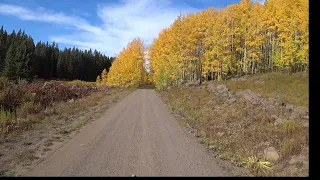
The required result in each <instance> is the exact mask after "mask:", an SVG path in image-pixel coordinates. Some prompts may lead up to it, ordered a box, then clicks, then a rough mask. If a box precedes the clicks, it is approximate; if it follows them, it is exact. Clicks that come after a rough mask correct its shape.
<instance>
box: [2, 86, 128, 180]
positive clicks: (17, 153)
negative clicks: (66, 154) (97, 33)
mask: <svg viewBox="0 0 320 180" xmlns="http://www.w3.org/2000/svg"><path fill="white" fill-rule="evenodd" d="M133 90H134V89H122V88H113V89H109V90H108V91H100V92H94V93H92V94H91V95H89V96H86V97H84V98H81V99H78V100H75V101H72V102H70V101H69V102H59V103H55V104H54V105H53V106H51V107H49V108H46V109H45V110H44V111H42V112H41V113H40V114H38V115H37V117H36V118H37V122H33V123H32V125H31V126H32V127H30V128H29V129H28V130H26V131H23V130H21V131H14V132H12V133H10V134H9V135H8V136H7V137H6V138H5V139H2V140H1V142H0V176H15V175H17V174H19V173H20V172H21V171H24V170H26V169H27V168H28V167H30V166H32V165H34V164H35V163H36V162H38V161H39V160H41V159H42V158H44V157H46V156H47V155H48V153H50V151H51V150H52V149H53V148H55V147H56V146H58V145H59V144H61V143H63V142H65V141H67V140H68V139H69V138H71V137H72V136H73V135H74V134H75V133H77V130H79V129H80V128H81V127H82V126H84V125H85V124H87V123H88V122H90V121H93V120H94V119H97V118H99V117H100V116H101V115H102V113H104V112H105V111H106V110H107V109H108V108H109V107H111V106H113V105H114V104H115V103H116V102H118V101H119V100H121V99H122V98H123V97H125V96H126V95H128V94H129V93H131V92H132V91H133Z"/></svg>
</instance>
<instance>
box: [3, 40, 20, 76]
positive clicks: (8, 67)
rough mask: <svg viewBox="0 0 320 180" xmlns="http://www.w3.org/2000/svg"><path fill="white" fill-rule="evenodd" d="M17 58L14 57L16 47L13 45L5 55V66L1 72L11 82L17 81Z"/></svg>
mask: <svg viewBox="0 0 320 180" xmlns="http://www.w3.org/2000/svg"><path fill="white" fill-rule="evenodd" d="M16 62H17V56H16V46H15V44H14V43H13V44H12V45H11V46H10V47H9V49H8V51H7V53H6V58H5V66H4V70H3V75H4V76H6V77H7V78H9V79H11V80H16V79H17V73H16V72H17V66H16Z"/></svg>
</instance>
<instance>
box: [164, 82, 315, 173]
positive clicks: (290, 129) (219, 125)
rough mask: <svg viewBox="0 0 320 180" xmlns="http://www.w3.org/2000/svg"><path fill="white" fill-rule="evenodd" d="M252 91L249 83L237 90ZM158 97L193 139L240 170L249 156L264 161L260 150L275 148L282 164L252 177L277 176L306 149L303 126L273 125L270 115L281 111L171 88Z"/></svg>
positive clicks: (199, 89) (277, 164)
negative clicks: (191, 130) (290, 159)
mask: <svg viewBox="0 0 320 180" xmlns="http://www.w3.org/2000/svg"><path fill="white" fill-rule="evenodd" d="M242 83H243V82H242ZM246 83H247V84H250V83H249V82H246ZM246 83H244V84H246ZM279 83H280V82H279ZM235 84H238V83H234V85H235ZM238 85H240V84H238ZM251 87H255V85H252V83H251V86H249V87H245V88H244V87H242V88H239V89H250V88H251ZM282 87H287V88H289V87H290V86H289V85H288V86H285V85H282ZM275 88H276V87H275ZM230 89H231V90H232V89H233V88H232V87H231V88H230ZM239 89H238V90H239ZM271 89H272V88H270V89H269V90H268V91H271ZM302 89H304V88H302ZM266 92H267V91H266ZM160 95H161V96H162V97H163V100H164V102H165V103H166V104H167V106H168V107H169V108H170V109H171V110H172V111H173V112H174V113H175V114H177V115H178V117H179V119H180V120H181V123H182V124H184V125H185V124H188V125H189V126H191V127H192V128H195V129H196V130H197V133H196V136H197V137H200V138H201V140H200V141H201V143H202V144H206V145H207V146H210V147H211V149H214V151H215V152H217V153H218V154H219V157H220V158H223V159H229V160H231V161H234V162H236V164H237V165H239V166H243V162H244V161H245V160H246V159H248V157H252V156H253V157H254V156H256V157H257V158H258V159H260V161H264V159H263V158H264V157H263V150H264V149H265V148H267V147H271V146H272V147H275V148H276V149H277V150H278V151H279V152H280V157H281V160H280V161H278V162H276V163H275V164H273V168H272V169H271V170H268V171H254V172H253V173H254V175H257V176H275V175H278V174H280V173H281V166H280V165H281V164H286V161H287V160H288V157H290V156H292V155H296V154H298V153H299V152H300V150H301V149H302V148H305V147H308V141H309V139H308V128H307V127H304V126H303V124H301V123H298V122H290V123H284V124H281V125H278V126H276V125H274V122H275V119H274V118H273V117H272V115H275V116H277V117H282V116H285V115H286V113H285V109H284V107H281V106H279V107H277V108H271V109H270V108H263V107H259V106H254V105H252V104H250V103H246V102H245V101H244V100H240V99H237V101H236V102H235V103H233V104H230V105H228V104H225V103H224V100H223V98H221V97H220V96H217V95H215V94H214V93H212V92H209V91H207V90H205V89H201V88H195V87H192V88H190V87H182V86H180V87H173V88H171V89H170V90H169V91H161V92H160ZM280 96H281V95H280ZM301 101H302V99H299V100H297V101H296V102H301ZM300 104H301V103H300ZM302 104H303V103H302ZM252 167H257V166H252ZM252 170H253V169H252ZM289 174H290V173H289Z"/></svg>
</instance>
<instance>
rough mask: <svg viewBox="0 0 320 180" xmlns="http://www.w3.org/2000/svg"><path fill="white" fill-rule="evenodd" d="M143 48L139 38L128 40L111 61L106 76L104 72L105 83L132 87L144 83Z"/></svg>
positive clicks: (145, 78)
mask: <svg viewBox="0 0 320 180" xmlns="http://www.w3.org/2000/svg"><path fill="white" fill-rule="evenodd" d="M144 50H145V48H144V45H143V42H142V41H141V40H140V38H138V39H134V40H133V41H132V42H130V43H129V44H128V45H127V47H126V48H124V49H123V50H122V51H121V52H120V53H119V55H118V56H117V58H116V59H115V60H114V61H113V63H112V66H111V67H110V71H109V73H108V78H106V77H107V74H106V73H105V78H106V79H107V81H106V83H107V85H110V86H121V87H132V86H140V85H142V84H145V83H146V80H147V73H146V69H145V67H144ZM103 80H104V79H103V77H102V81H103Z"/></svg>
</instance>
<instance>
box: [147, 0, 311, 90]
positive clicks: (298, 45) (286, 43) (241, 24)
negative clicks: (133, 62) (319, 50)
mask: <svg viewBox="0 0 320 180" xmlns="http://www.w3.org/2000/svg"><path fill="white" fill-rule="evenodd" d="M308 18H309V17H308V1H307V0H268V1H266V2H265V3H264V4H260V3H258V2H256V3H253V2H252V1H251V0H241V1H240V3H239V4H232V5H229V6H227V7H226V8H224V9H219V10H217V11H216V10H214V9H213V8H208V9H205V10H203V11H200V12H197V13H191V14H186V15H183V14H180V15H179V16H178V17H177V19H176V20H175V21H174V22H173V24H172V25H171V26H170V27H168V28H165V29H163V30H162V31H161V32H160V33H159V35H158V37H157V38H156V39H155V40H154V41H153V43H152V44H151V46H150V47H149V56H150V57H149V58H150V68H151V71H152V72H153V73H152V76H153V78H152V80H153V82H154V83H155V86H156V87H157V88H158V89H162V88H165V87H166V86H169V85H172V84H178V83H181V82H184V81H194V80H198V79H200V76H203V77H205V78H206V79H213V80H214V79H218V80H221V79H223V78H225V77H226V76H227V75H228V74H231V75H235V74H242V73H245V74H247V73H252V74H254V73H256V71H258V70H260V69H263V70H270V69H272V70H273V69H279V68H281V69H286V68H290V69H291V70H294V69H298V68H300V70H304V69H307V67H308V61H309V56H308V53H309V46H308V43H309V37H308V36H309V29H308V26H309V21H308ZM295 71H296V70H295Z"/></svg>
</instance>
